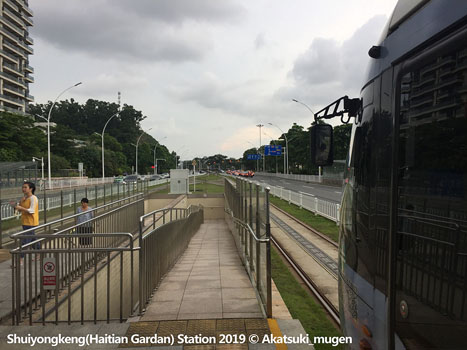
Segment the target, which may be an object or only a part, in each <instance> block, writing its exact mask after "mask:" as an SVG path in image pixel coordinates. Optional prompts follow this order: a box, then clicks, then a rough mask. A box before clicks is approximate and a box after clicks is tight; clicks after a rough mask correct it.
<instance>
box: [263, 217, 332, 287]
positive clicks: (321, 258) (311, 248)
mask: <svg viewBox="0 0 467 350" xmlns="http://www.w3.org/2000/svg"><path fill="white" fill-rule="evenodd" d="M270 215H271V219H273V220H274V221H275V222H276V223H277V224H278V225H279V227H280V228H281V229H282V230H284V231H285V232H287V233H288V234H289V235H290V236H292V238H293V239H295V240H296V241H297V242H298V243H299V244H300V245H301V246H302V247H303V248H304V249H305V251H307V252H308V253H309V254H310V255H311V256H312V257H313V258H314V259H315V260H316V261H317V262H318V263H319V264H320V265H322V266H323V267H324V268H325V269H326V270H328V271H329V272H330V273H331V274H332V275H333V277H334V278H337V272H338V267H337V261H335V260H334V259H333V258H331V257H330V256H329V255H327V254H326V253H325V252H323V251H322V250H321V249H319V248H318V247H317V246H315V245H314V244H313V243H311V242H310V241H309V240H307V239H306V238H305V237H303V236H302V235H301V234H300V233H298V232H297V231H295V230H294V229H293V228H292V227H290V226H289V225H287V224H286V223H285V222H284V221H282V220H281V219H279V218H278V217H277V216H276V215H274V214H273V213H270Z"/></svg>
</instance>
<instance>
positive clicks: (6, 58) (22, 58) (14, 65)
mask: <svg viewBox="0 0 467 350" xmlns="http://www.w3.org/2000/svg"><path fill="white" fill-rule="evenodd" d="M0 9H1V14H0V110H4V111H10V112H15V113H26V110H27V105H28V104H29V103H32V102H33V101H34V97H33V96H31V95H30V94H29V83H33V82H34V78H33V77H32V76H31V74H32V73H34V69H33V68H32V67H31V66H30V65H29V55H32V54H33V52H34V51H33V49H32V47H31V45H33V40H32V38H30V37H29V33H28V31H29V27H30V26H32V25H33V22H32V19H31V17H32V16H33V12H32V11H31V9H30V8H29V6H28V0H0Z"/></svg>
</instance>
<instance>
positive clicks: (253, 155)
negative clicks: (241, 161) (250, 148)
mask: <svg viewBox="0 0 467 350" xmlns="http://www.w3.org/2000/svg"><path fill="white" fill-rule="evenodd" d="M246 159H248V160H258V159H261V155H260V154H247V156H246Z"/></svg>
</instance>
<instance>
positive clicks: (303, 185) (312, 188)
mask: <svg viewBox="0 0 467 350" xmlns="http://www.w3.org/2000/svg"><path fill="white" fill-rule="evenodd" d="M303 187H306V188H311V189H314V187H312V186H305V185H303Z"/></svg>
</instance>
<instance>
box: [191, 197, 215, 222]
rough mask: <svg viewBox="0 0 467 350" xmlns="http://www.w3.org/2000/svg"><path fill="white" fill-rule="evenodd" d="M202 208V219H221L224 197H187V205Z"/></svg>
mask: <svg viewBox="0 0 467 350" xmlns="http://www.w3.org/2000/svg"><path fill="white" fill-rule="evenodd" d="M199 204H201V205H202V206H203V207H204V219H205V220H209V219H222V218H223V217H224V195H223V194H211V195H207V196H206V197H204V196H203V195H189V196H188V205H199Z"/></svg>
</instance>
